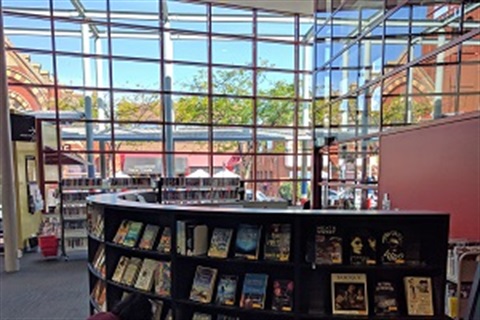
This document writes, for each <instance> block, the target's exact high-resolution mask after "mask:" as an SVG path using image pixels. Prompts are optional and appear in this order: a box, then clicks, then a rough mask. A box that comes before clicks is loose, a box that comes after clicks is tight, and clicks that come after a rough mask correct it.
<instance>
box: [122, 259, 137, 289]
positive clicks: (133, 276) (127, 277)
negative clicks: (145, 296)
mask: <svg viewBox="0 0 480 320" xmlns="http://www.w3.org/2000/svg"><path fill="white" fill-rule="evenodd" d="M141 264H142V259H140V258H136V257H132V258H130V260H129V261H128V265H127V269H126V270H125V272H124V274H123V277H122V281H121V283H123V284H125V285H127V286H132V285H133V284H134V283H135V281H136V280H137V275H138V271H139V270H140V266H141Z"/></svg>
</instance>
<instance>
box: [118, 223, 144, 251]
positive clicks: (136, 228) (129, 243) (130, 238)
mask: <svg viewBox="0 0 480 320" xmlns="http://www.w3.org/2000/svg"><path fill="white" fill-rule="evenodd" d="M142 226H143V223H141V222H136V221H130V225H129V227H128V232H127V235H126V236H125V238H124V239H123V242H122V244H123V245H124V246H126V247H135V244H136V243H137V240H138V237H139V236H140V231H141V230H142Z"/></svg>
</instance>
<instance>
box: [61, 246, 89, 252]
mask: <svg viewBox="0 0 480 320" xmlns="http://www.w3.org/2000/svg"><path fill="white" fill-rule="evenodd" d="M85 251H88V247H86V246H85V247H73V248H70V247H66V248H65V253H72V252H85Z"/></svg>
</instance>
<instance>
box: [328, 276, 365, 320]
mask: <svg viewBox="0 0 480 320" xmlns="http://www.w3.org/2000/svg"><path fill="white" fill-rule="evenodd" d="M367 292H368V291H367V275H366V274H361V273H332V313H333V314H349V315H365V316H366V315H368V296H367Z"/></svg>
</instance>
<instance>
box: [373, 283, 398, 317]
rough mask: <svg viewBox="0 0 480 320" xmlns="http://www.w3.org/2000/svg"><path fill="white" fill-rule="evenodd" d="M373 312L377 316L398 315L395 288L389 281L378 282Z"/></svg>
mask: <svg viewBox="0 0 480 320" xmlns="http://www.w3.org/2000/svg"><path fill="white" fill-rule="evenodd" d="M374 306H375V308H374V312H375V315H377V316H389V315H398V301H397V294H396V292H395V287H394V286H393V284H392V283H391V282H389V281H379V282H377V285H376V286H375V295H374Z"/></svg>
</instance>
